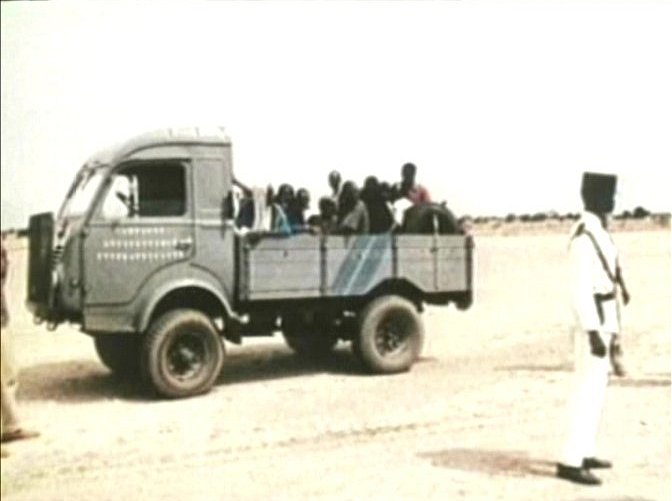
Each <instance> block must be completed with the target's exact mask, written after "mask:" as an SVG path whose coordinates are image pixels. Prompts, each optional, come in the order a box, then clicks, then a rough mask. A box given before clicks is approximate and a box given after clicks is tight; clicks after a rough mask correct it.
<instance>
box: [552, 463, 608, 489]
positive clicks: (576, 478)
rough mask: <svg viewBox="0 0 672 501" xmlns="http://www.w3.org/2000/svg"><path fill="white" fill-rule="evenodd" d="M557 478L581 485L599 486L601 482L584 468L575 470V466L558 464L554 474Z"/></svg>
mask: <svg viewBox="0 0 672 501" xmlns="http://www.w3.org/2000/svg"><path fill="white" fill-rule="evenodd" d="M556 475H557V477H558V478H562V479H564V480H569V481H570V482H574V483H577V484H583V485H600V484H601V483H602V481H601V480H600V479H599V478H597V477H596V476H595V475H593V474H592V473H591V472H589V471H588V470H586V469H584V468H577V467H575V466H567V465H564V464H560V463H558V470H557V473H556Z"/></svg>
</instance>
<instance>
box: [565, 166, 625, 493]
mask: <svg viewBox="0 0 672 501" xmlns="http://www.w3.org/2000/svg"><path fill="white" fill-rule="evenodd" d="M615 191H616V176H613V175H606V174H595V173H590V172H587V173H585V174H584V175H583V181H582V185H581V197H582V199H583V204H584V207H585V212H584V213H583V214H582V216H581V218H580V219H579V221H578V222H577V223H576V224H575V226H574V228H573V229H572V233H571V239H570V244H569V245H570V246H569V254H570V274H571V294H572V305H573V307H574V311H575V314H576V318H577V321H578V323H579V327H580V331H581V334H580V335H581V339H580V340H579V342H580V346H579V350H577V360H576V370H575V375H574V377H575V382H574V383H575V385H574V393H573V396H572V399H571V403H570V417H569V430H568V435H567V441H566V443H565V448H564V452H563V458H562V463H559V464H558V466H557V476H558V477H560V478H563V479H565V480H569V481H571V482H576V483H579V484H585V485H599V484H600V483H601V481H600V479H599V478H598V477H596V476H595V475H594V474H593V473H592V472H591V471H590V470H591V469H596V468H611V463H610V462H609V461H605V460H602V459H598V458H597V457H596V456H595V445H596V438H597V432H598V428H599V423H600V418H601V414H602V406H603V403H604V396H605V392H606V389H607V383H608V378H609V364H610V359H611V353H612V352H613V351H614V350H615V348H616V343H617V336H618V334H619V332H620V317H619V303H618V297H617V294H616V293H617V288H618V285H621V292H622V293H623V302H624V303H625V304H627V302H628V301H629V296H628V293H627V291H626V290H625V287H623V280H622V278H621V272H620V267H619V265H618V252H617V250H616V246H615V245H614V242H613V240H612V239H611V237H610V236H609V233H608V232H607V215H608V214H609V213H611V212H612V211H613V209H614V194H615ZM612 360H613V359H612Z"/></svg>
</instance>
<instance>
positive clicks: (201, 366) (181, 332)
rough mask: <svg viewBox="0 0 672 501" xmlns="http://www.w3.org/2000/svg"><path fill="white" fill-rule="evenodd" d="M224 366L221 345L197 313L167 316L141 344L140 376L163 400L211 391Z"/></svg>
mask: <svg viewBox="0 0 672 501" xmlns="http://www.w3.org/2000/svg"><path fill="white" fill-rule="evenodd" d="M223 364H224V344H223V342H222V340H221V338H220V336H219V333H218V332H217V329H216V328H215V326H214V325H213V323H212V321H211V320H210V318H208V317H207V316H206V315H205V314H203V313H201V312H200V311H196V310H189V309H181V310H174V311H171V312H168V313H166V314H164V315H162V316H161V317H159V318H158V319H157V320H155V321H154V322H153V323H152V325H151V326H150V328H149V331H148V332H147V335H146V337H145V339H144V341H143V343H142V350H141V357H140V366H141V370H142V375H143V377H144V378H145V380H146V381H147V382H148V383H149V384H150V385H151V386H152V388H153V389H154V390H155V391H156V392H157V393H159V394H160V395H162V396H164V397H169V398H180V397H189V396H193V395H198V394H200V393H205V392H207V391H209V390H210V388H212V385H213V384H214V383H215V380H216V379H217V376H218V375H219V373H220V371H221V369H222V365H223Z"/></svg>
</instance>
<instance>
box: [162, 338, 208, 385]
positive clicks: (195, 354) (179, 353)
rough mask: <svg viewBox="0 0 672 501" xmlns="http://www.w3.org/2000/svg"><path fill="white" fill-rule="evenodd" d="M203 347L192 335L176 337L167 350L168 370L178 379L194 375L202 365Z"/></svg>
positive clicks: (203, 359)
mask: <svg viewBox="0 0 672 501" xmlns="http://www.w3.org/2000/svg"><path fill="white" fill-rule="evenodd" d="M204 361H205V348H204V346H203V343H202V342H201V341H200V340H199V339H198V338H197V337H196V336H193V335H185V336H181V337H180V338H178V339H177V340H176V341H175V342H174V343H173V345H172V346H171V347H170V348H169V350H168V370H169V371H170V373H171V374H172V375H173V376H174V377H176V378H177V379H179V380H182V381H184V380H187V379H190V378H192V377H194V375H195V374H197V373H198V372H199V371H200V370H201V368H202V367H203V365H204Z"/></svg>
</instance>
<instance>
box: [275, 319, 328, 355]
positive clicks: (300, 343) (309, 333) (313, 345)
mask: <svg viewBox="0 0 672 501" xmlns="http://www.w3.org/2000/svg"><path fill="white" fill-rule="evenodd" d="M330 330H331V326H330V325H326V326H320V325H319V324H316V323H312V324H311V323H308V322H305V321H303V319H302V318H301V317H300V316H297V317H293V316H291V317H286V318H285V319H283V328H282V336H283V337H284V338H285V342H286V343H287V346H289V347H290V348H291V349H292V351H293V352H294V353H296V354H297V355H298V356H300V357H302V358H307V359H320V358H324V357H326V356H328V355H329V354H330V353H331V352H332V351H333V350H334V347H335V346H336V343H337V342H338V337H337V336H335V335H334V334H333V333H332V332H329V331H330Z"/></svg>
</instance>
